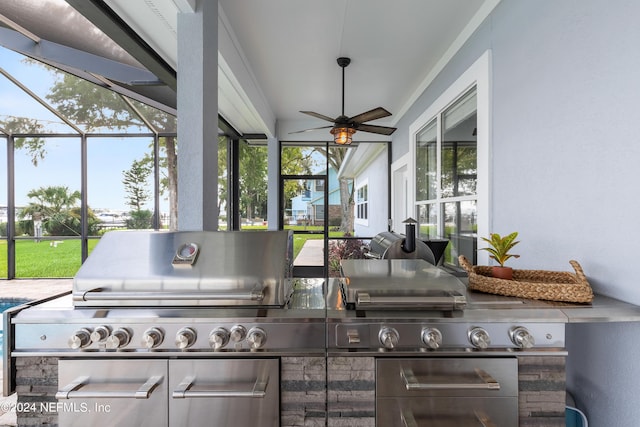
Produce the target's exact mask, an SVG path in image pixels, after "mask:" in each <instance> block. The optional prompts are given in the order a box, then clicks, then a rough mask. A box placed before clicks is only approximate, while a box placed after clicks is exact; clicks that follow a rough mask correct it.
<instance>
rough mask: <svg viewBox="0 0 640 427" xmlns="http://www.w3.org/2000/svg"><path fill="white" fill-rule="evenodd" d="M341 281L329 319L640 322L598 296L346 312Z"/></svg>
mask: <svg viewBox="0 0 640 427" xmlns="http://www.w3.org/2000/svg"><path fill="white" fill-rule="evenodd" d="M339 293H340V291H339V288H338V280H337V279H332V280H330V281H329V286H328V292H327V319H334V320H347V319H357V318H378V319H380V318H389V319H398V318H404V319H408V318H415V319H429V320H432V321H436V322H437V321H438V320H442V321H447V322H463V321H478V322H479V321H488V322H494V321H496V322H498V321H500V322H508V321H522V322H524V321H531V322H563V323H611V322H639V321H640V306H637V305H634V304H630V303H627V302H624V301H620V300H617V299H614V298H610V297H607V296H604V295H600V294H596V295H595V296H594V300H593V302H592V303H591V304H579V303H565V302H555V301H541V300H533V299H522V298H514V297H506V296H500V295H491V294H485V293H481V292H475V291H468V293H467V306H466V307H465V309H464V310H461V311H455V312H453V313H446V312H437V311H422V310H419V309H413V310H399V311H393V310H368V311H367V312H366V313H363V312H362V311H358V310H346V309H345V308H344V307H342V305H341V304H340V302H339V301H340V296H339Z"/></svg>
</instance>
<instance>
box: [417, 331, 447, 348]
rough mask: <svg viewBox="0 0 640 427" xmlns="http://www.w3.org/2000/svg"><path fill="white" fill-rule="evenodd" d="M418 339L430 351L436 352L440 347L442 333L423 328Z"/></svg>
mask: <svg viewBox="0 0 640 427" xmlns="http://www.w3.org/2000/svg"><path fill="white" fill-rule="evenodd" d="M420 338H421V339H422V342H423V343H424V344H425V345H426V346H427V347H429V348H430V349H432V350H437V349H439V348H440V346H441V345H442V332H440V331H439V330H438V329H436V328H423V329H422V334H421V337H420Z"/></svg>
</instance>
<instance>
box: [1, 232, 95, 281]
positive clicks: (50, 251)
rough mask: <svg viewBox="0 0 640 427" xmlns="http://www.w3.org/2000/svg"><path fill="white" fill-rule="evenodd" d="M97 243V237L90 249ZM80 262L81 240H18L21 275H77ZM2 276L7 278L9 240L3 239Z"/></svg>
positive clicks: (22, 276) (18, 266)
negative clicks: (56, 241) (54, 242)
mask: <svg viewBox="0 0 640 427" xmlns="http://www.w3.org/2000/svg"><path fill="white" fill-rule="evenodd" d="M60 242H62V243H60ZM97 243H98V240H97V239H92V240H89V251H91V250H92V249H93V248H94V247H95V245H96V244H97ZM80 264H81V253H80V240H60V241H58V243H57V244H56V245H53V242H51V241H47V240H43V241H41V242H35V241H33V240H18V241H16V277H17V278H34V277H39V278H60V277H73V276H75V274H76V272H77V271H78V269H79V268H80ZM0 277H2V278H6V277H7V241H6V240H2V241H0Z"/></svg>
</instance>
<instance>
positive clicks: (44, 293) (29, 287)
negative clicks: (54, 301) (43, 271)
mask: <svg viewBox="0 0 640 427" xmlns="http://www.w3.org/2000/svg"><path fill="white" fill-rule="evenodd" d="M72 283H73V279H34V280H31V279H14V280H0V298H25V299H30V300H35V299H40V298H44V297H48V296H51V295H56V294H59V293H62V292H65V291H70V290H71V284H72Z"/></svg>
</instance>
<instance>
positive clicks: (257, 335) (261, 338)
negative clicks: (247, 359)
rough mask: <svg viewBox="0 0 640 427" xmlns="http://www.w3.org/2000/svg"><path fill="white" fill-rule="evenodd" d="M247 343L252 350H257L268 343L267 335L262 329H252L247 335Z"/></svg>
mask: <svg viewBox="0 0 640 427" xmlns="http://www.w3.org/2000/svg"><path fill="white" fill-rule="evenodd" d="M247 342H248V343H249V347H251V349H252V350H257V349H259V348H261V347H263V346H264V344H265V343H266V342H267V333H266V332H265V331H264V329H262V328H251V329H249V333H248V334H247Z"/></svg>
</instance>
